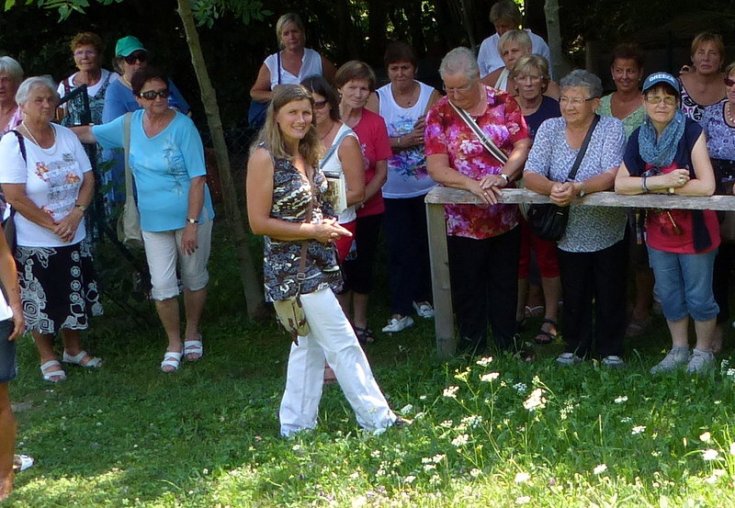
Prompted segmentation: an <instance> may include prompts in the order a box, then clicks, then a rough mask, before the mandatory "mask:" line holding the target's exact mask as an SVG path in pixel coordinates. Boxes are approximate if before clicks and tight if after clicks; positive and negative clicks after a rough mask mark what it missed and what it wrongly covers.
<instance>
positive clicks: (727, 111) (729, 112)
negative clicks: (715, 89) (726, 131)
mask: <svg viewBox="0 0 735 508" xmlns="http://www.w3.org/2000/svg"><path fill="white" fill-rule="evenodd" d="M725 116H726V118H727V121H728V122H730V125H731V126H732V127H735V119H733V117H732V103H731V102H729V101H728V103H727V104H725Z"/></svg>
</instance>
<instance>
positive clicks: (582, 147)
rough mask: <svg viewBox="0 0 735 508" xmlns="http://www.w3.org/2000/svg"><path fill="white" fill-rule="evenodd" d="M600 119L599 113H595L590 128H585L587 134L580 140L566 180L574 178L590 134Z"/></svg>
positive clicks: (588, 142) (585, 150)
mask: <svg viewBox="0 0 735 508" xmlns="http://www.w3.org/2000/svg"><path fill="white" fill-rule="evenodd" d="M599 121H600V115H595V118H594V119H592V124H591V125H590V128H589V129H587V134H586V135H585V137H584V141H582V146H581V147H580V148H579V153H577V158H576V159H574V164H572V170H571V171H570V172H569V176H567V182H569V181H572V180H574V177H575V176H577V170H578V169H579V166H580V165H581V164H582V159H584V154H585V153H586V152H587V146H588V145H589V144H590V139H592V134H593V133H594V132H595V127H597V124H598V123H599Z"/></svg>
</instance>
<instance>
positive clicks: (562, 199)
mask: <svg viewBox="0 0 735 508" xmlns="http://www.w3.org/2000/svg"><path fill="white" fill-rule="evenodd" d="M575 197H576V193H575V192H574V182H564V183H560V182H556V183H554V184H553V185H552V186H551V193H550V194H549V199H550V200H551V202H552V203H554V204H555V205H559V206H569V205H570V204H571V202H572V201H573V200H574V198H575Z"/></svg>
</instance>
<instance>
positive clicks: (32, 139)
mask: <svg viewBox="0 0 735 508" xmlns="http://www.w3.org/2000/svg"><path fill="white" fill-rule="evenodd" d="M20 124H21V125H22V126H23V128H24V129H25V130H26V132H27V133H28V136H29V137H30V138H31V141H33V142H34V143H35V144H36V146H37V147H38V148H40V149H41V150H49V149H51V148H53V147H54V146H55V145H56V129H54V128H53V126H50V127H51V135H52V136H53V141H52V143H51V146H50V147H48V148H44V147H42V146H41V143H39V142H38V140H37V139H36V138H35V136H33V133H32V132H31V129H29V128H28V126H27V125H26V122H25V120H23V121H21V122H20Z"/></svg>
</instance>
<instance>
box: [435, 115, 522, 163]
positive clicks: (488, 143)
mask: <svg viewBox="0 0 735 508" xmlns="http://www.w3.org/2000/svg"><path fill="white" fill-rule="evenodd" d="M449 104H450V105H451V106H452V107H453V108H454V111H456V112H457V114H458V115H459V117H460V118H461V119H462V120H464V123H466V124H467V127H469V128H470V129H471V130H472V132H474V133H475V136H477V139H479V140H480V143H482V146H484V147H485V150H487V151H488V152H490V155H492V156H493V157H495V158H496V159H498V160H499V161H500V162H501V163H502V164H505V163H506V162H508V156H507V155H506V154H505V152H503V151H502V150H501V149H500V148H498V146H497V145H496V144H495V143H494V142H493V140H492V139H490V138H488V137H487V135H486V134H485V131H483V130H482V129H481V128H480V126H479V125H477V122H475V120H474V119H473V118H472V117H471V116H470V114H469V113H467V111H465V110H464V109H462V108H458V107H457V106H455V105H454V104H452V101H449Z"/></svg>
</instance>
